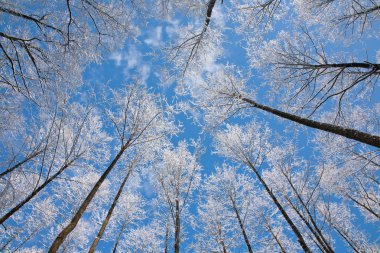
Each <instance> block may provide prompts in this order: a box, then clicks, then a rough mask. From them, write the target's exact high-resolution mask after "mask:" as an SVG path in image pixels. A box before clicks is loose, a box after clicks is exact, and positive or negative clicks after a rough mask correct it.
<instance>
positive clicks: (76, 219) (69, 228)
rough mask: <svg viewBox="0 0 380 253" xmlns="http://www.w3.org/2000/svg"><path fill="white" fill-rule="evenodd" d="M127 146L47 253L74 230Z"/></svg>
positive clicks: (58, 245)
mask: <svg viewBox="0 0 380 253" xmlns="http://www.w3.org/2000/svg"><path fill="white" fill-rule="evenodd" d="M128 145H129V142H127V143H126V144H125V145H124V146H123V147H122V148H121V150H120V151H119V153H118V154H117V155H116V157H115V158H114V159H113V161H112V162H111V164H110V165H109V166H108V168H107V169H106V171H104V173H103V175H102V176H101V177H100V178H99V180H98V181H97V182H96V184H95V185H94V187H93V188H92V190H91V191H90V193H89V194H88V195H87V197H86V199H85V200H84V201H83V203H82V205H81V206H80V207H79V209H78V211H77V212H76V213H75V215H74V217H73V218H72V220H71V222H70V223H69V224H68V225H67V226H66V227H65V228H64V229H63V230H62V231H61V233H59V235H58V236H57V238H55V240H54V242H53V244H52V245H51V247H50V249H49V251H48V252H49V253H55V252H57V251H58V249H59V247H60V246H61V244H62V243H63V241H64V240H65V239H66V237H67V236H68V235H69V234H70V232H71V231H73V230H74V228H75V227H76V225H77V224H78V222H79V220H80V218H81V217H82V216H83V214H84V212H85V211H86V209H87V207H88V205H89V204H90V202H91V201H92V199H93V198H94V196H95V194H96V192H97V191H98V190H99V188H100V186H101V185H102V183H103V182H104V180H105V179H106V177H107V176H108V174H109V173H110V172H111V171H112V169H113V168H114V167H115V165H116V163H117V161H118V160H119V159H120V157H121V156H122V155H123V153H124V151H125V150H126V149H127V147H128Z"/></svg>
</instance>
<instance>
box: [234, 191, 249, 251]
mask: <svg viewBox="0 0 380 253" xmlns="http://www.w3.org/2000/svg"><path fill="white" fill-rule="evenodd" d="M229 197H230V200H231V202H232V208H233V209H234V211H235V214H236V218H237V219H238V221H239V226H240V229H241V232H242V233H243V237H244V241H245V245H247V248H248V251H249V253H253V251H252V247H251V244H250V243H249V240H248V236H247V233H246V232H245V229H244V225H243V222H242V220H241V218H240V214H239V211H238V209H237V207H236V203H235V200H234V199H233V198H232V196H231V195H230V196H229Z"/></svg>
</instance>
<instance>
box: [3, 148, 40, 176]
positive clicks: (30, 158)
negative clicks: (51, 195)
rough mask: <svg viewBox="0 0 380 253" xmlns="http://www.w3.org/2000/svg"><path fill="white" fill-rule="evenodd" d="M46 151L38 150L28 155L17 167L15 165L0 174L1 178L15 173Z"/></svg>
mask: <svg viewBox="0 0 380 253" xmlns="http://www.w3.org/2000/svg"><path fill="white" fill-rule="evenodd" d="M43 151H44V150H43V149H41V150H37V151H36V152H34V153H32V154H30V155H28V156H27V157H25V158H24V159H23V160H22V161H20V162H18V163H16V164H15V165H13V166H12V167H10V168H8V169H6V170H5V171H3V172H1V173H0V178H1V177H3V176H5V175H6V174H8V173H10V172H12V171H14V170H15V169H17V168H18V167H20V166H21V165H23V164H24V163H26V162H28V161H30V160H32V159H33V158H34V157H36V156H38V155H39V154H41V153H42V152H43Z"/></svg>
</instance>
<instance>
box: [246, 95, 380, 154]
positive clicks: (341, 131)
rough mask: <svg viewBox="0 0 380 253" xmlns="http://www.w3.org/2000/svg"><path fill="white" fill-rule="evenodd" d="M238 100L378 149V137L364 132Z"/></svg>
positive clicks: (379, 140)
mask: <svg viewBox="0 0 380 253" xmlns="http://www.w3.org/2000/svg"><path fill="white" fill-rule="evenodd" d="M240 99H241V100H243V101H245V102H247V103H249V104H251V105H252V106H253V107H256V108H258V109H261V110H263V111H266V112H270V113H272V114H274V115H277V116H279V117H281V118H284V119H288V120H291V121H293V122H297V123H299V124H301V125H304V126H308V127H312V128H316V129H319V130H323V131H326V132H329V133H334V134H337V135H340V136H343V137H346V138H349V139H353V140H356V141H359V142H362V143H365V144H368V145H371V146H374V147H377V148H380V137H379V136H376V135H372V134H368V133H364V132H361V131H358V130H355V129H351V128H345V127H341V126H336V125H332V124H328V123H321V122H318V121H314V120H310V119H306V118H302V117H299V116H296V115H294V114H290V113H286V112H283V111H279V110H276V109H273V108H271V107H268V106H265V105H261V104H258V103H256V102H255V101H253V100H251V99H248V98H243V97H241V98H240Z"/></svg>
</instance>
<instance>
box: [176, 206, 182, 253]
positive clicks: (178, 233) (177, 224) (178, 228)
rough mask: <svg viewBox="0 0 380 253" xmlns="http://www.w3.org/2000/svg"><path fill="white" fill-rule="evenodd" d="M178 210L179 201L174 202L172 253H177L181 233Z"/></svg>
mask: <svg viewBox="0 0 380 253" xmlns="http://www.w3.org/2000/svg"><path fill="white" fill-rule="evenodd" d="M179 215H180V210H179V200H178V199H176V200H175V233H174V240H175V242H174V252H175V253H179V244H180V233H181V219H180V216H179Z"/></svg>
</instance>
